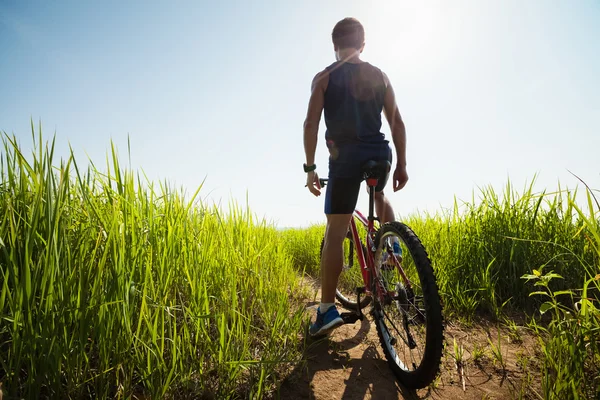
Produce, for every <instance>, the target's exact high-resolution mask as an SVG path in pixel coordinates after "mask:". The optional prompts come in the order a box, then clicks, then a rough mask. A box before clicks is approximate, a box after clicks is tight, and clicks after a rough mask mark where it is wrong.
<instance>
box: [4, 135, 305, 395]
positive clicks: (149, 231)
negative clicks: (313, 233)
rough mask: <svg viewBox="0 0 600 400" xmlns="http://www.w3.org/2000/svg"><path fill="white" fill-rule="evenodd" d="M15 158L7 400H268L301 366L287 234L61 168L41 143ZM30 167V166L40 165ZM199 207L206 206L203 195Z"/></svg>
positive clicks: (8, 169) (9, 142)
mask: <svg viewBox="0 0 600 400" xmlns="http://www.w3.org/2000/svg"><path fill="white" fill-rule="evenodd" d="M32 136H33V137H34V142H35V143H36V146H35V150H34V152H33V154H32V156H31V157H26V156H25V155H24V154H23V153H22V151H21V150H20V148H19V146H18V145H17V143H16V139H15V138H11V137H8V136H7V135H6V134H4V137H3V145H4V151H3V152H2V154H1V156H0V175H1V176H2V184H1V186H0V382H2V388H3V391H4V394H5V396H8V397H17V396H18V397H19V398H28V399H34V398H35V399H37V398H44V397H52V398H68V397H71V398H81V397H93V398H106V397H114V398H131V397H133V396H139V397H143V396H146V397H147V396H151V397H152V398H198V397H213V396H214V397H217V398H224V397H239V398H247V397H261V396H262V395H263V394H264V393H265V391H269V390H271V389H272V388H273V386H274V385H275V382H276V381H277V377H278V373H279V372H280V371H281V370H282V368H284V367H285V366H286V364H285V363H287V362H294V361H297V360H298V358H299V349H298V338H297V334H298V332H299V330H300V325H301V324H302V320H303V316H302V307H301V306H300V305H299V302H298V300H299V299H298V293H299V290H298V284H299V283H298V280H297V275H296V273H295V270H294V268H293V262H292V258H291V257H290V256H289V255H288V253H287V252H286V251H285V248H284V246H283V241H282V239H281V238H280V236H279V234H278V232H277V231H276V230H275V229H274V228H273V227H271V226H268V225H267V224H265V223H264V222H261V221H257V220H255V219H254V218H253V217H252V214H251V213H249V212H248V211H243V210H240V209H239V208H237V207H234V208H232V210H230V212H229V213H227V214H224V213H223V212H222V211H221V210H219V209H217V208H210V207H205V206H203V205H202V204H199V203H197V202H196V201H195V197H196V196H195V195H194V196H192V199H191V200H186V199H185V196H184V195H183V193H181V192H179V191H176V190H173V189H172V188H170V187H169V185H168V184H160V185H159V187H156V186H155V185H154V184H152V183H151V182H144V181H142V180H141V179H140V177H139V176H136V175H134V173H133V172H131V171H126V170H124V169H123V168H121V166H120V165H119V161H118V157H117V154H116V150H115V149H114V148H112V153H111V155H110V157H109V158H108V160H107V168H106V169H107V171H108V172H107V173H101V172H100V171H98V170H97V169H95V168H94V167H89V168H87V169H86V170H82V169H81V168H80V166H79V165H78V164H77V163H76V161H75V159H74V157H73V156H72V155H71V156H70V157H68V158H67V159H66V160H61V161H60V163H56V164H55V159H54V142H51V143H42V139H41V132H39V134H38V135H36V134H35V133H34V128H33V126H32ZM28 160H29V161H28ZM196 195H197V193H196Z"/></svg>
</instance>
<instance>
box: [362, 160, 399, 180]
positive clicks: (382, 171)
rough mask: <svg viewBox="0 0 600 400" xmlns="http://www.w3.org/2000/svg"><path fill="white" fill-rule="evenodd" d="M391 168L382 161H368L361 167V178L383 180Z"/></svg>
mask: <svg viewBox="0 0 600 400" xmlns="http://www.w3.org/2000/svg"><path fill="white" fill-rule="evenodd" d="M391 168H392V165H391V164H390V162H389V161H387V160H383V161H374V160H370V161H367V162H366V163H365V164H364V165H363V166H362V173H363V178H365V179H369V178H383V177H385V176H386V175H387V173H388V172H390V169H391Z"/></svg>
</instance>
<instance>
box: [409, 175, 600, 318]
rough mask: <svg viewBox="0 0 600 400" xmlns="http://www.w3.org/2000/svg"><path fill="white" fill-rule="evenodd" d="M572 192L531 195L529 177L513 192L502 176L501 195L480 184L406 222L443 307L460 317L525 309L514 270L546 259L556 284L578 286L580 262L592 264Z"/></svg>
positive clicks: (525, 295)
mask: <svg viewBox="0 0 600 400" xmlns="http://www.w3.org/2000/svg"><path fill="white" fill-rule="evenodd" d="M575 197H576V192H572V191H566V190H559V191H557V192H554V193H538V194H536V193H534V192H533V183H531V184H530V185H529V186H527V187H526V188H525V190H524V191H523V192H522V193H519V192H517V191H516V190H515V189H514V188H513V187H512V186H511V184H510V182H509V183H508V184H507V185H506V188H505V190H504V193H503V194H502V195H498V194H497V193H496V192H495V191H494V190H493V188H491V187H488V188H484V189H482V191H481V198H480V200H479V201H478V202H476V201H475V199H473V201H472V202H471V203H465V204H464V205H463V206H462V207H460V206H459V205H458V203H456V204H455V207H454V209H453V210H452V211H450V212H448V213H445V214H436V215H424V216H423V215H417V216H412V217H410V218H408V219H407V220H406V222H407V223H408V224H409V225H410V226H411V227H412V228H413V229H414V230H415V231H416V232H417V234H418V235H419V237H420V238H421V240H422V241H423V243H424V244H425V247H426V248H427V251H428V252H429V255H430V256H431V259H432V261H433V265H434V268H435V270H436V275H437V278H438V284H439V286H440V289H441V292H442V295H443V297H444V300H445V302H446V304H447V306H449V309H450V310H456V311H458V312H460V313H461V314H462V315H466V316H469V315H472V314H473V313H474V312H475V311H476V310H478V311H480V312H481V311H482V312H487V313H491V314H492V315H496V316H497V315H499V313H500V312H501V310H502V308H503V307H505V306H508V307H509V308H512V309H518V310H522V309H527V310H528V311H533V310H534V308H535V306H536V304H535V302H533V301H532V300H531V298H529V292H530V288H529V287H528V286H527V284H526V282H524V281H523V280H521V279H520V277H521V276H522V275H524V274H531V273H532V271H533V270H534V269H537V268H539V267H540V266H541V265H546V268H547V269H552V270H554V271H556V272H557V273H559V274H562V275H563V276H565V279H564V280H563V281H562V282H560V283H558V282H557V284H558V287H557V289H567V288H573V287H581V284H582V282H583V281H584V279H585V277H586V276H588V274H589V273H590V271H589V270H586V269H585V267H584V266H585V265H597V261H598V259H599V258H598V254H597V253H596V252H595V251H594V250H593V248H592V247H591V246H590V243H589V241H588V239H587V235H588V234H589V227H588V226H587V225H586V223H585V221H584V220H583V219H582V218H580V217H579V215H578V213H577V208H576V205H575V201H574V199H575Z"/></svg>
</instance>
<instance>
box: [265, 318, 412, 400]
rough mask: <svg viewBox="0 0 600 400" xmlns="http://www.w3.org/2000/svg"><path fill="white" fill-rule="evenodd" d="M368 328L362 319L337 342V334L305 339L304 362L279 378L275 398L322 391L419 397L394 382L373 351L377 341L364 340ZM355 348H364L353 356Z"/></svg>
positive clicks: (351, 396)
mask: <svg viewBox="0 0 600 400" xmlns="http://www.w3.org/2000/svg"><path fill="white" fill-rule="evenodd" d="M370 330H371V324H370V322H369V320H368V319H367V318H365V319H364V320H363V321H361V322H360V328H359V329H358V330H357V331H356V333H355V335H354V336H352V337H348V338H344V339H343V340H341V341H338V340H337V339H339V335H338V336H336V337H335V339H332V338H329V337H325V338H323V339H319V340H316V341H312V342H307V343H306V347H305V349H304V361H303V362H302V363H300V364H299V365H298V366H297V367H296V368H295V369H294V370H293V371H292V372H291V373H290V375H289V376H288V378H287V379H285V380H284V381H283V383H282V384H281V386H280V387H279V390H278V391H277V394H276V398H280V399H286V400H287V399H291V400H295V399H319V398H323V396H324V394H323V393H325V392H326V393H327V398H340V399H343V400H355V399H361V400H362V399H364V398H372V399H398V398H401V399H411V400H412V399H419V397H418V396H417V393H416V391H414V390H409V389H407V388H405V387H404V386H402V385H400V384H399V383H398V382H397V380H396V378H395V376H394V374H393V373H392V371H391V370H390V368H389V366H388V363H387V361H386V360H385V359H382V358H381V357H380V355H379V353H378V351H377V347H376V346H378V345H379V343H378V342H377V343H374V342H371V341H370V340H369V339H368V333H369V331H370ZM361 345H362V346H361ZM365 346H366V347H365ZM357 347H359V348H362V347H365V349H364V351H362V353H360V357H356V354H357V351H356V348H357ZM350 350H353V354H354V356H351V355H350ZM347 370H350V371H351V372H350V375H347ZM338 378H339V379H338Z"/></svg>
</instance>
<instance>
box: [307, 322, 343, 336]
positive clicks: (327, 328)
mask: <svg viewBox="0 0 600 400" xmlns="http://www.w3.org/2000/svg"><path fill="white" fill-rule="evenodd" d="M342 325H344V320H343V319H342V317H338V318H336V319H334V320H333V321H331V322H330V323H328V324H327V325H323V326H322V327H321V329H319V330H318V331H317V332H315V333H313V334H311V335H310V336H312V337H316V336H323V335H326V334H328V333H329V332H331V331H332V330H334V329H335V328H337V327H340V326H342Z"/></svg>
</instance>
